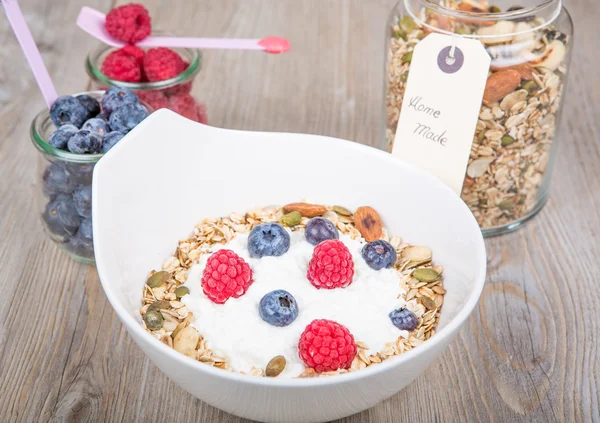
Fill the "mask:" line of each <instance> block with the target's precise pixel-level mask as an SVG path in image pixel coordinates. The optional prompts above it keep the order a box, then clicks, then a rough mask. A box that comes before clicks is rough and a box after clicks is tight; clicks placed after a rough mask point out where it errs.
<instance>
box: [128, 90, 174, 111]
mask: <svg viewBox="0 0 600 423" xmlns="http://www.w3.org/2000/svg"><path fill="white" fill-rule="evenodd" d="M136 94H137V96H138V97H139V98H140V100H142V101H145V102H146V103H148V104H149V105H150V107H152V108H153V109H154V110H158V109H167V108H169V99H168V98H167V97H166V96H165V95H164V94H163V93H162V92H160V91H157V90H151V91H138V92H136Z"/></svg>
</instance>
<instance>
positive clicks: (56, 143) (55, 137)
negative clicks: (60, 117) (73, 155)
mask: <svg viewBox="0 0 600 423" xmlns="http://www.w3.org/2000/svg"><path fill="white" fill-rule="evenodd" d="M78 130H79V129H78V128H77V127H76V126H75V125H71V124H70V123H68V124H66V125H63V126H61V127H60V128H58V129H57V130H56V131H55V132H54V133H53V134H52V135H51V136H50V139H49V140H48V144H50V145H51V146H52V147H54V148H59V149H61V150H66V149H67V143H68V142H69V140H70V139H71V137H72V136H73V135H75V132H77V131H78Z"/></svg>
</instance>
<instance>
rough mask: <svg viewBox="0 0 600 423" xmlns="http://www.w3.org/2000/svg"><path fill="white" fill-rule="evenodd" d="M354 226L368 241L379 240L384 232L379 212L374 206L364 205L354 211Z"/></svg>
mask: <svg viewBox="0 0 600 423" xmlns="http://www.w3.org/2000/svg"><path fill="white" fill-rule="evenodd" d="M354 226H356V229H358V231H359V232H360V234H361V235H362V236H363V238H364V239H366V240H367V241H368V242H371V241H375V240H378V239H379V238H381V235H382V234H383V223H382V222H381V218H380V217H379V213H377V212H376V211H375V209H373V208H372V207H368V206H363V207H359V208H358V209H356V211H355V212H354Z"/></svg>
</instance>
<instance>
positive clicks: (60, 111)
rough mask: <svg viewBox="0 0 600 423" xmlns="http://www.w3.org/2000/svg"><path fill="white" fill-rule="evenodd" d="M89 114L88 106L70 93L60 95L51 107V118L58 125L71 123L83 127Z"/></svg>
mask: <svg viewBox="0 0 600 423" xmlns="http://www.w3.org/2000/svg"><path fill="white" fill-rule="evenodd" d="M87 114H88V112H87V110H86V108H85V107H83V105H82V104H81V103H80V102H79V101H77V99H76V98H75V97H71V96H70V95H63V96H61V97H58V98H57V99H56V101H55V102H54V104H53V105H52V107H50V119H52V122H54V124H55V125H56V126H57V127H59V126H63V125H66V124H69V123H70V124H71V125H75V126H76V127H78V128H81V125H83V122H85V121H86V119H87Z"/></svg>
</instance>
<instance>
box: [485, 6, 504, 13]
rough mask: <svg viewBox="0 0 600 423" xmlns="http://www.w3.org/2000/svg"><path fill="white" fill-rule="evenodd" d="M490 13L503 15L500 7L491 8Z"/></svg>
mask: <svg viewBox="0 0 600 423" xmlns="http://www.w3.org/2000/svg"><path fill="white" fill-rule="evenodd" d="M488 10H489V11H490V13H501V12H502V9H500V8H499V7H498V6H494V5H492V6H490V7H489V9H488Z"/></svg>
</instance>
